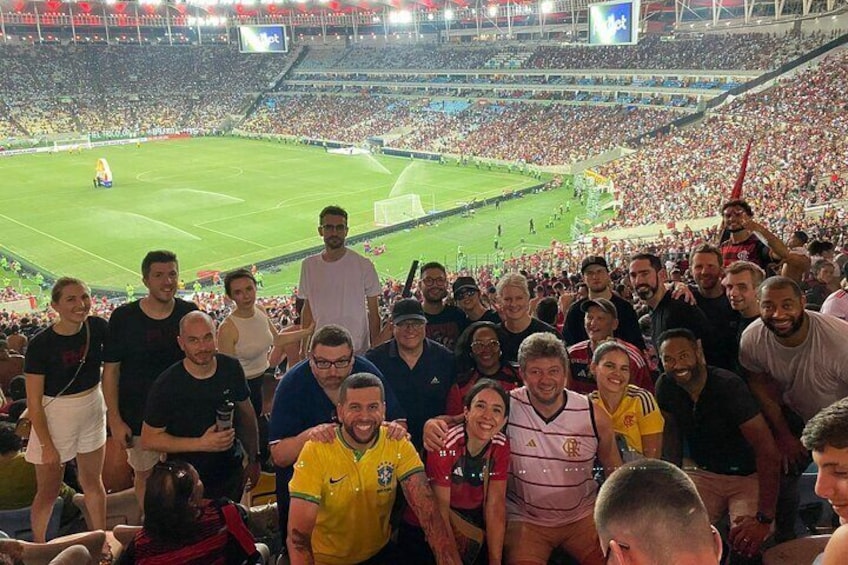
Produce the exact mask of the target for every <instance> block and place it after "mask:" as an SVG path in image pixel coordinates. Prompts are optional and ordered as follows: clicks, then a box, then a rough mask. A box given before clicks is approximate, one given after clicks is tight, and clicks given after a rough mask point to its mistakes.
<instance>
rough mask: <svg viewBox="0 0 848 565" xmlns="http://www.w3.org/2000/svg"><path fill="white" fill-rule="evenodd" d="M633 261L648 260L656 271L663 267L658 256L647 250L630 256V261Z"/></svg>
mask: <svg viewBox="0 0 848 565" xmlns="http://www.w3.org/2000/svg"><path fill="white" fill-rule="evenodd" d="M634 261H648V262H649V263H650V264H651V268H652V269H653V270H655V271H656V272H658V273H659V272H660V271H662V270H663V269H664V268H665V267H664V266H663V264H662V261H661V260H660V258H659V257H657V256H656V255H654V254H653V253H648V252H647V251H642V252H640V253H637V254H636V255H634V256H632V257H631V258H630V262H631V263H633V262H634Z"/></svg>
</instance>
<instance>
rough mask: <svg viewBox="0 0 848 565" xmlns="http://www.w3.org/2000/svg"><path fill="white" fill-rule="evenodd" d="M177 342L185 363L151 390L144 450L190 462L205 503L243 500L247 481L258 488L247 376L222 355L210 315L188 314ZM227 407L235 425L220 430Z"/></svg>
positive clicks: (255, 434)
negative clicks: (231, 408)
mask: <svg viewBox="0 0 848 565" xmlns="http://www.w3.org/2000/svg"><path fill="white" fill-rule="evenodd" d="M177 340H178V343H179V345H180V349H182V350H183V351H184V352H185V359H183V360H182V361H179V362H177V363H175V364H173V365H171V367H169V368H168V369H166V370H165V372H163V373H162V374H161V375H160V376H159V378H158V379H156V382H155V383H153V386H152V387H151V388H150V395H149V396H148V398H147V408H146V409H145V412H144V424H143V426H142V430H141V445H142V447H144V448H145V449H150V450H154V451H160V452H162V453H166V454H167V455H168V458H169V459H180V460H182V461H186V462H188V463H191V464H192V466H194V468H195V469H196V470H197V473H198V475H200V480H201V481H203V486H204V492H205V493H206V497H207V498H211V499H216V498H221V497H226V498H229V499H230V500H240V499H241V496H242V494H243V493H244V485H245V479H246V480H247V481H249V482H250V483H251V484H254V485H255V484H256V481H258V480H259V435H258V431H257V427H256V414H255V413H254V411H253V406H252V405H251V404H250V391H249V390H248V388H247V381H246V380H245V378H244V371H243V370H242V368H241V365H240V364H239V362H238V361H237V360H235V359H233V358H232V357H229V356H227V355H224V354H223V353H218V349H217V341H216V337H215V322H213V321H212V318H210V317H209V315H208V314H205V313H203V312H190V313H188V314H186V315H185V316H184V317H183V319H182V320H181V321H180V335H179V337H178V338H177ZM226 403H232V405H234V413H233V414H232V419H231V420H230V421H231V426H230V427H229V428H224V429H220V428H219V427H218V424H217V423H216V419H217V413H218V411H219V409H220V408H222V407H223V406H225V405H226ZM245 452H246V453H247V459H248V465H247V467H246V468H245V467H243V456H244V453H245Z"/></svg>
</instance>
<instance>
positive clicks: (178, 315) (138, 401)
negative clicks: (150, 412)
mask: <svg viewBox="0 0 848 565" xmlns="http://www.w3.org/2000/svg"><path fill="white" fill-rule="evenodd" d="M194 310H197V305H196V304H195V303H194V302H187V301H185V300H181V299H179V298H175V299H174V309H173V310H172V311H171V315H170V316H168V317H167V318H165V319H163V320H154V319H153V318H151V317H150V316H148V315H147V314H145V313H144V311H143V310H142V309H141V303H140V301H139V300H136V301H135V302H130V303H129V304H124V305H123V306H119V307H118V308H116V309H115V311H114V312H112V315H111V316H110V317H109V331H108V332H107V334H106V343H105V345H104V347H103V361H105V362H106V363H120V364H121V369H120V381H119V382H120V384H119V386H118V409H119V411H120V413H121V418H123V420H124V422H126V423H127V425H128V426H129V427H130V428H131V429H132V432H133V434H134V435H140V434H141V423H142V421H143V420H144V407H145V402H146V401H147V394H148V392H149V391H150V387H151V385H152V384H153V381H155V380H156V379H157V378H158V377H159V375H161V374H162V372H163V371H164V370H165V369H167V368H168V367H170V366H171V365H173V364H174V363H176V362H177V361H181V360H182V359H183V358H184V357H185V354H184V353H183V351H182V349H180V346H179V344H178V343H177V336H178V335H179V333H180V320H182V318H183V316H185V315H186V314H188V313H189V312H192V311H194Z"/></svg>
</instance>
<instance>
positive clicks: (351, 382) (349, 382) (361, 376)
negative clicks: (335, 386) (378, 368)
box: [339, 373, 386, 404]
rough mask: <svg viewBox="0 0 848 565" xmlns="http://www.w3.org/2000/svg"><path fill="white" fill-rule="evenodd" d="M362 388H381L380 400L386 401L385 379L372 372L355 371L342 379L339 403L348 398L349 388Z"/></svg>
mask: <svg viewBox="0 0 848 565" xmlns="http://www.w3.org/2000/svg"><path fill="white" fill-rule="evenodd" d="M361 388H379V389H380V400H382V401H383V402H385V401H386V387H384V386H383V381H381V380H380V379H379V377H377V375H373V374H371V373H354V374H352V375H350V376H348V377H347V378H346V379H345V380H343V381H342V384H341V386H340V387H339V404H344V403H345V400H347V391H348V390H359V389H361Z"/></svg>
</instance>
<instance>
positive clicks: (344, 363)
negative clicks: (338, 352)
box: [312, 357, 352, 369]
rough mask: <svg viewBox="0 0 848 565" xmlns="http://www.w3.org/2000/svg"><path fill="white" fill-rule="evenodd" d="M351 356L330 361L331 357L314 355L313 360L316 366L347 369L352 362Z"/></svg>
mask: <svg viewBox="0 0 848 565" xmlns="http://www.w3.org/2000/svg"><path fill="white" fill-rule="evenodd" d="M351 360H352V358H351V357H342V358H341V359H336V360H335V361H330V360H329V359H320V358H316V357H313V358H312V362H313V363H315V366H316V367H318V368H319V369H329V368H330V367H335V368H336V369H346V368H347V367H348V366H349V365H350V362H351Z"/></svg>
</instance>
